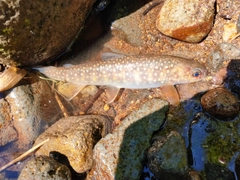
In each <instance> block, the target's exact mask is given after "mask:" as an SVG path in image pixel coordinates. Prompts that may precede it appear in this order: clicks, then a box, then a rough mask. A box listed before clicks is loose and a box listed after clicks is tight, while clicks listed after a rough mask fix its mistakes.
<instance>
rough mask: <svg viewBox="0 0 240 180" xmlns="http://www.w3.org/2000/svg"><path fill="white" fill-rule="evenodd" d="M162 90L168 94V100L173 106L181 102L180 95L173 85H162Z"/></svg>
mask: <svg viewBox="0 0 240 180" xmlns="http://www.w3.org/2000/svg"><path fill="white" fill-rule="evenodd" d="M161 90H162V92H163V93H164V95H165V96H166V98H167V100H168V102H169V103H170V104H171V105H173V106H178V105H179V103H180V97H179V94H178V92H177V90H176V88H175V87H174V86H173V85H165V86H163V87H161Z"/></svg>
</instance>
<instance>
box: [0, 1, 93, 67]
mask: <svg viewBox="0 0 240 180" xmlns="http://www.w3.org/2000/svg"><path fill="white" fill-rule="evenodd" d="M94 2H95V0H81V1H75V0H74V1H71V0H50V1H41V0H36V1H27V0H19V1H7V0H2V1H1V2H0V11H1V12H2V13H1V16H0V63H2V64H7V65H12V66H30V65H34V64H39V63H41V62H43V61H46V60H48V59H52V58H54V57H57V56H58V55H59V54H61V53H62V52H64V51H65V50H66V48H67V47H68V46H69V45H70V44H71V42H72V41H73V40H74V38H75V37H76V35H77V34H78V32H79V31H80V29H81V27H82V26H83V24H84V21H85V19H86V17H87V15H88V12H89V11H90V10H91V7H92V5H93V4H94Z"/></svg>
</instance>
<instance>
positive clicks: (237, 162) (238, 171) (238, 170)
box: [235, 156, 240, 179]
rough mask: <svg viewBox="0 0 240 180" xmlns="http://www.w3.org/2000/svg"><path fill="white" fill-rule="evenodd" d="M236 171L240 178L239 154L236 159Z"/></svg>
mask: <svg viewBox="0 0 240 180" xmlns="http://www.w3.org/2000/svg"><path fill="white" fill-rule="evenodd" d="M235 172H236V176H237V178H238V179H239V178H240V157H239V156H238V157H237V158H236V160H235Z"/></svg>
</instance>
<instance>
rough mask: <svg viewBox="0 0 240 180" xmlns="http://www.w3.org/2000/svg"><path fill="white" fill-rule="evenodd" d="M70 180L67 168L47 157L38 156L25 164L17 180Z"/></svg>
mask: <svg viewBox="0 0 240 180" xmlns="http://www.w3.org/2000/svg"><path fill="white" fill-rule="evenodd" d="M25 179H38V180H45V179H49V180H51V179H52V180H71V172H70V170H69V169H68V167H67V166H65V165H63V164H61V163H58V162H57V161H55V160H54V159H52V158H50V157H47V156H39V157H35V158H33V159H31V160H30V161H28V162H27V164H26V165H25V167H24V168H23V170H22V171H21V173H20V175H19V177H18V180H25Z"/></svg>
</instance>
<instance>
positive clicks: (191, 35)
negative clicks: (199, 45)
mask: <svg viewBox="0 0 240 180" xmlns="http://www.w3.org/2000/svg"><path fill="white" fill-rule="evenodd" d="M214 3H215V0H210V1H205V0H194V1H192V0H166V1H165V2H164V5H163V7H162V9H161V10H160V12H159V14H158V18H157V21H156V26H157V28H158V30H159V31H161V32H162V33H163V34H165V35H167V36H170V37H173V38H176V39H178V40H182V41H186V42H193V43H195V42H200V41H201V40H202V39H203V38H204V37H205V36H206V35H207V34H208V33H209V31H210V30H211V28H212V26H213V19H214Z"/></svg>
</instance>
